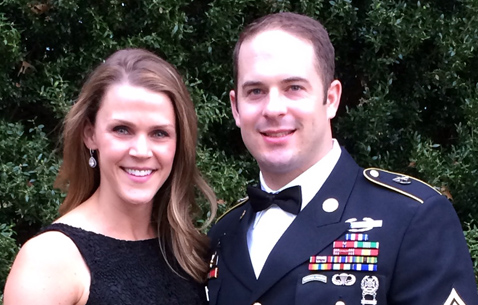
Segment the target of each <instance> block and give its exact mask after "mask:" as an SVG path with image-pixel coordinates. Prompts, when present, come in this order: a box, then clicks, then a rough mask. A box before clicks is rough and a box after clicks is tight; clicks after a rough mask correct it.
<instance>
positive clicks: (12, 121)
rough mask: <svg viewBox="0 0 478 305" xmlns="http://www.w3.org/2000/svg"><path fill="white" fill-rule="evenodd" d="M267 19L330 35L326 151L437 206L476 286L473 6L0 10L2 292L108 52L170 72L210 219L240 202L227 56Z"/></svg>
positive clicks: (476, 1) (477, 24) (221, 1)
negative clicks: (428, 191)
mask: <svg viewBox="0 0 478 305" xmlns="http://www.w3.org/2000/svg"><path fill="white" fill-rule="evenodd" d="M279 11H294V12H299V13H303V14H307V15H309V16H313V17H315V18H317V19H318V20H320V21H321V22H322V23H323V24H324V25H325V27H326V28H327V29H328V31H329V34H330V37H331V39H332V41H333V44H334V46H335V49H336V59H337V69H336V74H337V75H336V76H337V77H338V78H339V79H340V80H341V81H342V83H343V85H344V90H343V98H342V104H341V108H340V109H339V114H338V116H337V118H336V119H335V120H334V122H333V126H334V135H335V137H337V138H338V139H339V141H340V143H341V144H342V145H344V146H345V147H346V148H347V149H348V150H349V152H351V154H352V155H353V156H354V157H355V159H356V161H357V162H358V163H359V164H360V165H362V166H364V167H369V166H377V167H383V168H385V169H388V170H392V171H399V172H404V173H407V174H410V175H414V176H416V177H419V178H421V179H423V180H425V181H428V182H429V183H430V184H431V185H433V186H435V187H437V188H438V189H440V190H441V191H442V192H443V193H444V194H446V195H447V196H449V198H450V199H451V200H452V201H453V204H454V206H455V209H456V210H457V212H458V214H459V217H460V219H461V221H462V223H463V225H464V230H465V235H466V238H467V241H468V244H469V246H470V250H471V254H472V257H473V259H474V263H475V268H476V269H475V270H477V272H476V273H477V274H478V266H477V261H478V252H477V251H478V250H477V246H478V229H477V227H476V222H475V220H476V219H478V200H477V199H478V161H477V156H478V43H477V41H478V0H456V1H448V0H433V1H396V0H383V1H376V0H360V1H359V0H357V1H353V2H352V1H351V0H337V1H320V0H317V1H304V0H295V1H292V0H290V1H287V0H266V1H252V0H212V1H205V0H203V1H198V0H150V1H133V0H124V1H116V0H110V1H103V0H95V1H92V0H82V1H79V0H44V1H26V0H2V1H0V71H1V73H0V84H1V85H0V168H1V170H0V288H1V289H2V291H3V285H4V281H5V278H6V275H7V273H8V270H9V267H10V264H11V262H12V260H13V258H14V255H15V253H16V251H17V250H18V246H19V245H21V244H22V243H23V242H24V241H25V240H26V239H28V238H29V237H31V236H32V235H33V234H34V233H35V232H36V231H37V230H38V229H39V228H40V227H41V226H42V225H44V224H47V223H49V222H51V221H52V220H53V219H55V217H57V214H56V210H57V208H58V205H59V204H60V202H61V200H62V196H63V195H62V194H61V193H60V192H59V191H58V190H55V189H53V188H52V184H53V181H54V179H55V175H56V173H57V171H58V168H59V165H60V163H61V141H60V137H59V134H60V132H61V119H62V118H63V117H64V115H65V113H66V112H67V110H68V108H69V107H70V105H71V104H72V103H73V102H74V100H75V98H76V96H77V95H78V92H79V89H80V88H81V85H82V83H83V81H84V78H85V77H86V76H87V75H88V73H89V72H91V70H92V69H93V68H94V67H95V66H96V65H98V64H99V63H100V62H101V61H102V60H103V59H104V58H105V57H107V56H108V55H109V54H111V53H112V52H114V51H115V50H117V49H120V48H125V47H142V48H146V49H149V50H151V51H153V52H155V53H156V54H158V55H160V56H162V57H163V58H165V59H166V60H168V61H169V62H171V63H173V64H174V65H176V66H177V67H178V69H179V70H180V71H181V73H182V74H183V76H184V78H185V81H186V83H187V85H188V87H189V90H190V92H191V94H192V97H193V100H194V102H195V105H196V110H197V113H198V117H199V128H200V136H199V147H198V164H199V166H200V167H201V169H202V171H203V173H204V175H205V177H206V178H207V179H208V180H209V181H210V183H211V184H212V185H213V187H214V189H215V191H216V192H217V195H218V199H219V201H220V202H221V203H223V204H221V209H220V212H224V210H226V209H227V208H228V207H230V206H231V205H233V204H234V202H235V200H237V199H238V198H240V197H242V196H244V194H245V186H246V185H247V184H248V183H251V182H253V181H255V180H256V179H257V166H256V164H255V162H254V161H253V160H252V158H251V157H250V155H248V153H247V150H246V149H245V147H244V146H243V144H242V140H241V138H240V133H239V130H238V129H237V128H236V127H235V125H234V122H233V120H232V116H231V114H230V111H229V101H228V92H229V90H230V88H232V60H231V53H232V48H233V45H234V43H235V41H236V39H237V37H238V33H239V32H240V30H241V29H242V28H243V26H244V24H247V23H249V22H250V21H252V20H253V19H255V18H257V17H259V16H262V15H264V14H267V13H272V12H279ZM384 204H386V203H384ZM206 213H207V211H204V215H202V216H201V217H199V219H198V222H202V221H203V220H204V218H205V217H206ZM437 225H440V223H439V220H437ZM0 302H1V301H0Z"/></svg>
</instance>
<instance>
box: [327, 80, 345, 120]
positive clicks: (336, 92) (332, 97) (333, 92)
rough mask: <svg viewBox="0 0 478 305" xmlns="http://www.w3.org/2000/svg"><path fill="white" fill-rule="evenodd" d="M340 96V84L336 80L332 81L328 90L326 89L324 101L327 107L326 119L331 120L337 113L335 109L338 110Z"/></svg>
mask: <svg viewBox="0 0 478 305" xmlns="http://www.w3.org/2000/svg"><path fill="white" fill-rule="evenodd" d="M341 96H342V84H341V83H340V81H338V80H334V81H333V82H332V83H331V84H330V86H329V89H327V99H326V107H327V118H328V119H329V120H332V119H333V118H334V117H335V114H336V113H337V109H339V105H340V97H341Z"/></svg>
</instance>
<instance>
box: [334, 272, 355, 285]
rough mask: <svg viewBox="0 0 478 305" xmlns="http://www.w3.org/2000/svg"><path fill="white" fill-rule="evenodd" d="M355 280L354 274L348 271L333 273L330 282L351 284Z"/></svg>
mask: <svg viewBox="0 0 478 305" xmlns="http://www.w3.org/2000/svg"><path fill="white" fill-rule="evenodd" d="M356 280H357V279H356V278H355V275H353V274H348V273H340V274H334V276H333V277H332V283H334V285H337V286H352V285H353V284H355V281H356Z"/></svg>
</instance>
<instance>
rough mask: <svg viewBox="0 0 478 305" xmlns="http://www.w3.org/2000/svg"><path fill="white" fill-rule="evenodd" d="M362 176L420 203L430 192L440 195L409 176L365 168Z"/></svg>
mask: <svg viewBox="0 0 478 305" xmlns="http://www.w3.org/2000/svg"><path fill="white" fill-rule="evenodd" d="M363 175H364V176H365V178H367V180H369V181H371V182H373V183H375V184H378V185H380V186H383V187H385V188H388V189H390V190H393V191H395V192H397V193H400V194H402V195H405V196H407V197H409V198H412V199H413V200H416V201H418V202H420V203H423V202H424V199H423V197H424V196H425V197H427V196H426V195H427V194H428V195H430V190H433V191H435V192H437V193H438V194H441V193H440V192H439V191H437V190H436V189H435V188H434V187H432V186H431V185H429V184H427V183H426V182H423V181H422V180H419V179H417V178H413V177H411V176H407V175H404V174H400V173H394V172H389V171H386V170H383V169H380V168H366V169H364V171H363Z"/></svg>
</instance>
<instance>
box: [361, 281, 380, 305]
mask: <svg viewBox="0 0 478 305" xmlns="http://www.w3.org/2000/svg"><path fill="white" fill-rule="evenodd" d="M360 286H361V288H362V301H361V303H362V305H377V300H376V299H375V297H376V296H377V290H378V278H377V277H376V276H374V275H373V276H365V277H364V278H363V279H362V282H361V284H360Z"/></svg>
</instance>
